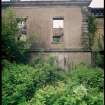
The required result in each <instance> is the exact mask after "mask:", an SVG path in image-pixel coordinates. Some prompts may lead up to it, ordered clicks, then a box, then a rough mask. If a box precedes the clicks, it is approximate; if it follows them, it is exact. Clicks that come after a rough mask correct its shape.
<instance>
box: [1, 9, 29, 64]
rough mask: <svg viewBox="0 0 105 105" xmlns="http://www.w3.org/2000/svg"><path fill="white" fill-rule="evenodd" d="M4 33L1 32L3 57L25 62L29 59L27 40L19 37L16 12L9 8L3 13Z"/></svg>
mask: <svg viewBox="0 0 105 105" xmlns="http://www.w3.org/2000/svg"><path fill="white" fill-rule="evenodd" d="M2 14H3V15H2V34H1V43H2V44H1V48H2V58H3V59H8V60H10V61H16V62H18V63H20V62H21V63H23V62H25V61H26V60H27V59H26V58H27V57H25V56H26V55H27V54H26V53H25V52H26V50H25V45H26V43H25V42H22V41H19V40H17V39H18V31H19V30H18V27H17V21H16V16H15V14H14V12H13V11H12V10H11V9H9V8H7V9H5V10H4V11H3V13H2Z"/></svg>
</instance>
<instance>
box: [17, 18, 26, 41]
mask: <svg viewBox="0 0 105 105" xmlns="http://www.w3.org/2000/svg"><path fill="white" fill-rule="evenodd" d="M16 20H17V25H18V29H19V32H18V40H21V41H26V34H27V25H26V20H27V18H22V17H18V18H16Z"/></svg>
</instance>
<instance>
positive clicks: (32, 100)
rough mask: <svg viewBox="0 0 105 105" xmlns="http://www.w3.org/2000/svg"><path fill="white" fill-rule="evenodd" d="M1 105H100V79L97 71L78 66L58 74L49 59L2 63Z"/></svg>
mask: <svg viewBox="0 0 105 105" xmlns="http://www.w3.org/2000/svg"><path fill="white" fill-rule="evenodd" d="M2 63H3V66H4V69H3V71H2V90H3V93H2V104H3V105H103V97H104V96H103V88H104V86H103V79H104V78H103V77H104V73H103V71H102V70H101V69H99V68H92V67H88V66H86V65H78V66H77V67H76V68H75V69H74V70H71V71H68V72H67V71H66V72H64V71H60V70H59V69H58V68H57V67H56V66H55V65H52V63H53V59H49V60H48V61H46V62H45V61H43V60H42V61H41V63H40V60H39V63H38V64H34V63H33V64H32V65H24V64H16V63H9V62H8V61H3V62H2Z"/></svg>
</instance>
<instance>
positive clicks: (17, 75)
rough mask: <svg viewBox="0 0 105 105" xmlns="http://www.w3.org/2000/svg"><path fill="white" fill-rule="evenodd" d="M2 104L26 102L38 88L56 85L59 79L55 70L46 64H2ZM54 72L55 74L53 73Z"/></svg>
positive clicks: (6, 62)
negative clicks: (33, 65)
mask: <svg viewBox="0 0 105 105" xmlns="http://www.w3.org/2000/svg"><path fill="white" fill-rule="evenodd" d="M3 65H4V68H3V72H2V88H3V103H5V102H6V103H7V105H9V104H11V105H13V104H17V103H20V102H22V101H24V100H25V101H28V100H30V99H31V98H32V97H33V94H34V93H35V92H36V91H37V89H38V88H40V87H43V86H45V85H47V84H52V85H56V81H58V80H59V79H60V75H59V73H58V74H57V70H56V69H57V68H56V67H55V66H52V65H50V64H48V63H45V62H44V63H43V64H38V65H36V66H35V67H32V66H30V65H23V64H16V63H12V64H11V63H9V62H8V61H5V62H3ZM55 71H56V72H55Z"/></svg>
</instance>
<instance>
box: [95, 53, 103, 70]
mask: <svg viewBox="0 0 105 105" xmlns="http://www.w3.org/2000/svg"><path fill="white" fill-rule="evenodd" d="M95 65H96V66H97V67H101V68H104V55H103V54H101V52H96V53H95Z"/></svg>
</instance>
